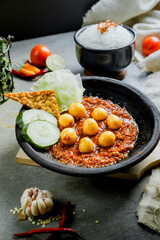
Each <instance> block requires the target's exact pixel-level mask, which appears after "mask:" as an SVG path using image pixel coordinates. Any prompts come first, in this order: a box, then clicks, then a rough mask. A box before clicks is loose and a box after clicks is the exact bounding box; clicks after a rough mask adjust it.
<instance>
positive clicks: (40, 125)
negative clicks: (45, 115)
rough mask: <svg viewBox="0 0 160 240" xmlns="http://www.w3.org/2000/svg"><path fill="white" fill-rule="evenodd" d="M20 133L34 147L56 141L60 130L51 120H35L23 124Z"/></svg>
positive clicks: (51, 143)
mask: <svg viewBox="0 0 160 240" xmlns="http://www.w3.org/2000/svg"><path fill="white" fill-rule="evenodd" d="M21 135H22V136H23V138H24V139H25V140H26V142H28V143H30V144H32V145H34V146H35V147H38V148H45V147H49V146H51V145H53V144H55V143H56V142H58V140H59V138H60V130H59V128H58V127H57V126H56V125H55V124H53V123H51V122H48V121H43V120H36V121H33V122H30V123H28V124H26V125H24V127H23V129H22V132H21Z"/></svg>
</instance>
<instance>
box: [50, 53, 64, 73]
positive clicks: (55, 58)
mask: <svg viewBox="0 0 160 240" xmlns="http://www.w3.org/2000/svg"><path fill="white" fill-rule="evenodd" d="M46 66H47V68H48V69H49V70H50V71H55V70H59V69H64V67H65V62H64V59H63V58H62V57H61V56H59V55H56V54H52V55H49V56H48V57H47V59H46Z"/></svg>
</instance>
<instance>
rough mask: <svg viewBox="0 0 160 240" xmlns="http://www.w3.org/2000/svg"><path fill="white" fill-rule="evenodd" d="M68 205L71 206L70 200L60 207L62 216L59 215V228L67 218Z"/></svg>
mask: <svg viewBox="0 0 160 240" xmlns="http://www.w3.org/2000/svg"><path fill="white" fill-rule="evenodd" d="M70 206H71V202H70V201H68V202H65V203H64V206H63V209H62V216H61V220H60V223H59V228H61V227H64V225H65V223H66V220H67V210H68V207H70Z"/></svg>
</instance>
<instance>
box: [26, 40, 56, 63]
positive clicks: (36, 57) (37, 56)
mask: <svg viewBox="0 0 160 240" xmlns="http://www.w3.org/2000/svg"><path fill="white" fill-rule="evenodd" d="M51 54H52V53H51V51H50V49H49V48H48V47H47V46H45V45H42V44H39V45H37V46H35V47H34V48H33V49H32V50H31V54H30V59H31V63H32V64H33V65H35V66H39V67H44V66H46V59H47V57H48V56H49V55H51Z"/></svg>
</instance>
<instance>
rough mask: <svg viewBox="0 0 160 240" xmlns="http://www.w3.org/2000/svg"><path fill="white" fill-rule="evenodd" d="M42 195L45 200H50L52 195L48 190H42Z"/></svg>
mask: <svg viewBox="0 0 160 240" xmlns="http://www.w3.org/2000/svg"><path fill="white" fill-rule="evenodd" d="M43 194H44V195H45V197H47V198H52V199H53V197H54V196H53V193H52V192H51V191H49V190H43Z"/></svg>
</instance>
